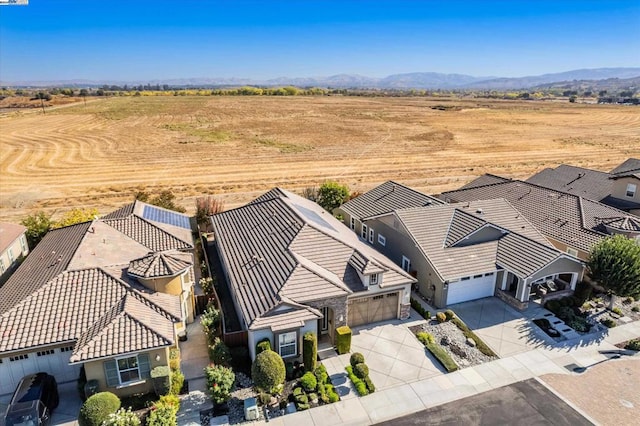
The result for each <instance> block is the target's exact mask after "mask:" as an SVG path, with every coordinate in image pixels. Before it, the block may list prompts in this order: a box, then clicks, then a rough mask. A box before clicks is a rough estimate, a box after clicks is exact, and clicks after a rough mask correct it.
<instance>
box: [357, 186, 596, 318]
mask: <svg viewBox="0 0 640 426" xmlns="http://www.w3.org/2000/svg"><path fill="white" fill-rule="evenodd" d="M365 223H366V224H368V225H369V226H370V227H371V228H373V229H376V232H379V233H380V234H383V235H384V237H385V244H378V243H376V244H375V247H376V248H377V249H378V250H380V251H381V252H382V253H384V254H385V255H387V256H388V257H389V258H391V259H392V260H394V261H396V262H397V263H398V264H400V265H401V266H402V268H403V269H405V270H406V271H408V272H410V273H411V275H413V276H415V277H416V278H417V280H418V287H419V290H420V293H421V294H422V295H423V296H425V297H426V298H427V299H428V300H429V301H430V302H431V303H433V304H434V305H435V306H437V307H438V308H444V307H446V306H448V305H452V304H455V303H461V302H466V301H470V300H475V299H479V298H483V297H490V296H494V295H496V296H499V297H501V298H502V299H503V300H505V301H507V302H509V303H511V304H512V305H514V306H516V307H518V308H524V307H526V306H527V302H528V301H529V298H530V296H531V295H533V294H536V292H537V291H538V290H539V289H538V287H539V286H541V285H545V284H546V283H547V282H549V281H553V282H554V285H557V286H560V287H562V289H564V290H567V292H570V290H574V289H575V286H576V283H577V282H578V281H579V280H580V279H582V276H583V270H584V265H583V264H582V262H580V261H579V260H578V259H576V258H574V257H572V256H569V255H566V254H564V253H562V252H561V251H559V250H558V249H556V248H555V247H554V246H553V245H552V244H551V243H550V242H549V241H548V240H547V239H546V238H545V237H544V236H543V235H542V234H541V233H540V232H539V231H538V230H537V229H536V228H535V227H534V226H533V225H532V224H531V223H530V222H529V221H527V220H526V218H525V217H524V216H523V215H521V214H520V213H519V212H518V211H517V210H516V209H515V208H514V207H513V206H512V205H511V204H510V203H509V202H508V201H507V200H504V199H495V200H483V201H477V202H471V203H461V204H445V205H433V206H427V207H414V208H407V209H398V210H394V211H392V212H390V213H385V214H381V215H379V216H373V217H370V218H368V219H367V220H366V221H365Z"/></svg>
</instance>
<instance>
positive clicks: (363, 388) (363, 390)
mask: <svg viewBox="0 0 640 426" xmlns="http://www.w3.org/2000/svg"><path fill="white" fill-rule="evenodd" d="M355 387H356V392H358V395H360V396H365V395H369V390H368V389H367V384H366V383H365V382H362V381H361V382H358V383H356V385H355Z"/></svg>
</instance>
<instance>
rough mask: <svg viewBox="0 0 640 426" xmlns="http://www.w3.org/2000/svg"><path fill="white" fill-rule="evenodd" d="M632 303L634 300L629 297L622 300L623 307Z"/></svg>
mask: <svg viewBox="0 0 640 426" xmlns="http://www.w3.org/2000/svg"><path fill="white" fill-rule="evenodd" d="M634 301H635V299H634V298H633V297H631V296H629V297H625V298H624V299H623V300H622V304H624V305H630V304H632V303H633V302H634Z"/></svg>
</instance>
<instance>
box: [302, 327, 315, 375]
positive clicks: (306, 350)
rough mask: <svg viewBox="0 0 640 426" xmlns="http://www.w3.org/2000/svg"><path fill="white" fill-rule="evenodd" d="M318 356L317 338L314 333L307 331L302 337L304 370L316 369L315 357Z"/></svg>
mask: <svg viewBox="0 0 640 426" xmlns="http://www.w3.org/2000/svg"><path fill="white" fill-rule="evenodd" d="M317 357H318V339H317V337H316V333H314V332H313V331H308V332H306V333H304V336H303V337H302V360H303V362H304V369H305V371H314V370H315V369H316V358H317Z"/></svg>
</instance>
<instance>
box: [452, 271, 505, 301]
mask: <svg viewBox="0 0 640 426" xmlns="http://www.w3.org/2000/svg"><path fill="white" fill-rule="evenodd" d="M495 279H496V276H495V274H491V275H483V276H481V277H477V278H471V279H468V280H466V281H458V282H455V283H449V293H448V295H447V305H453V304H454V303H461V302H467V301H469V300H475V299H481V298H483V297H489V296H493V292H494V289H495Z"/></svg>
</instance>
